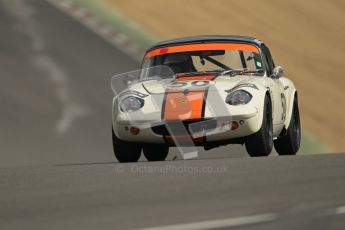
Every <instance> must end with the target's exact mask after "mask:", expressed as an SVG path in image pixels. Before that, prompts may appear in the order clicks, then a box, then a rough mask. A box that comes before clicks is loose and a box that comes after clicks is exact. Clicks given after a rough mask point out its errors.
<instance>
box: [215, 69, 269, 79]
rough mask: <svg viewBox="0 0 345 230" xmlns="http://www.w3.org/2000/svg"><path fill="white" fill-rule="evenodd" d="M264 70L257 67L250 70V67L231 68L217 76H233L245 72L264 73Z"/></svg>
mask: <svg viewBox="0 0 345 230" xmlns="http://www.w3.org/2000/svg"><path fill="white" fill-rule="evenodd" d="M264 72H265V70H264V69H256V70H250V69H248V68H244V69H230V70H225V71H223V72H221V73H219V74H218V75H217V76H221V75H230V77H233V76H235V75H242V74H245V73H249V74H258V73H264Z"/></svg>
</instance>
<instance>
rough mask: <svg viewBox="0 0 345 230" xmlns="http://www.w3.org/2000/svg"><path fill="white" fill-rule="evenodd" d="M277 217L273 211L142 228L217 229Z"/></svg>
mask: <svg viewBox="0 0 345 230" xmlns="http://www.w3.org/2000/svg"><path fill="white" fill-rule="evenodd" d="M275 218H276V215H275V214H273V213H267V214H262V215H253V216H243V217H236V218H228V219H221V220H210V221H201V222H193V223H186V224H176V225H168V226H157V227H152V228H143V229H141V230H187V229H188V230H206V229H215V228H229V227H238V226H244V225H249V224H257V223H262V222H267V221H272V220H274V219H275Z"/></svg>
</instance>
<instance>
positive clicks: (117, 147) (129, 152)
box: [111, 128, 142, 162]
mask: <svg viewBox="0 0 345 230" xmlns="http://www.w3.org/2000/svg"><path fill="white" fill-rule="evenodd" d="M111 131H112V138H113V149H114V155H115V157H116V159H117V160H118V161H119V162H137V161H138V160H139V158H140V155H141V150H142V146H141V145H140V144H137V143H132V142H127V141H123V140H120V139H119V138H118V137H117V136H116V135H115V133H114V130H113V128H112V129H111Z"/></svg>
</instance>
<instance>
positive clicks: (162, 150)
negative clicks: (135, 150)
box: [143, 144, 169, 161]
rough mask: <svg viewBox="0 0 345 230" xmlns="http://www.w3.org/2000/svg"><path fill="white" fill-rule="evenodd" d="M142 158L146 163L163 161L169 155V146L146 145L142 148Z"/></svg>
mask: <svg viewBox="0 0 345 230" xmlns="http://www.w3.org/2000/svg"><path fill="white" fill-rule="evenodd" d="M143 152H144V156H145V157H146V159H147V160H148V161H164V160H165V159H166V158H167V156H168V153H169V146H167V145H164V144H163V145H162V144H147V145H144V147H143Z"/></svg>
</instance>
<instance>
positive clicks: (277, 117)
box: [262, 44, 286, 125]
mask: <svg viewBox="0 0 345 230" xmlns="http://www.w3.org/2000/svg"><path fill="white" fill-rule="evenodd" d="M262 55H263V62H264V65H265V68H266V73H267V82H268V85H269V88H270V92H271V95H272V111H273V115H272V117H273V124H275V125H278V124H282V123H283V122H284V120H285V113H286V98H285V92H284V86H283V84H282V82H281V81H280V80H279V79H277V78H274V77H272V74H273V69H274V67H275V65H274V61H273V59H272V56H271V53H270V51H269V49H268V48H267V47H266V46H265V45H264V44H263V45H262Z"/></svg>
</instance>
